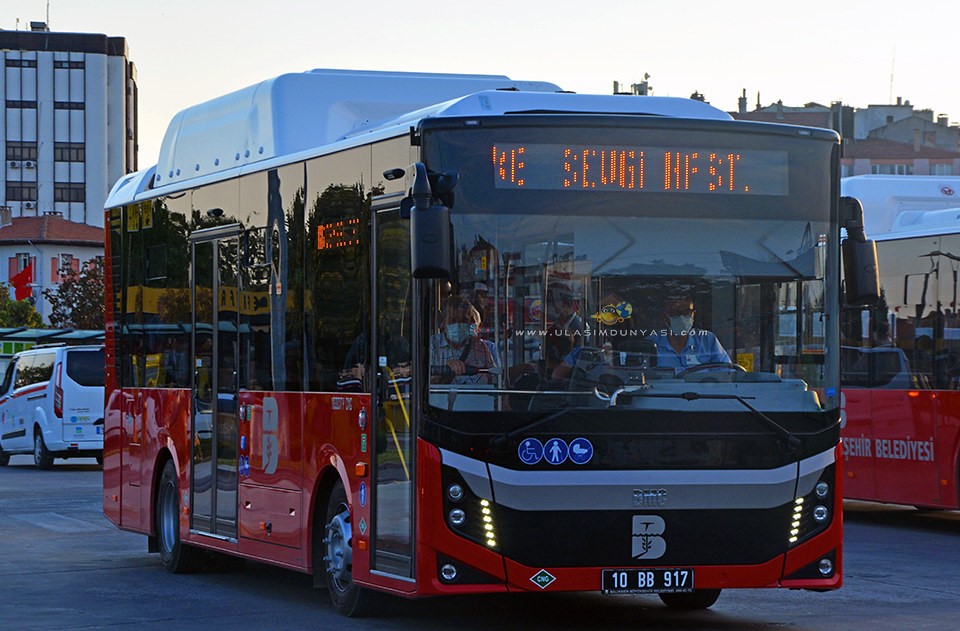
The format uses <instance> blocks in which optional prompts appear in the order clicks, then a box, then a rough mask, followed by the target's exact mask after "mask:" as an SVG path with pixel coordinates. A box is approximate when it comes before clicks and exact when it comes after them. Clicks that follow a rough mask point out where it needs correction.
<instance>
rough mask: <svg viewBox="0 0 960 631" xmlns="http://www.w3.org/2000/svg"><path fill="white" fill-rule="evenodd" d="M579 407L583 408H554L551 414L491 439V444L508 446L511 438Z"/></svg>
mask: <svg viewBox="0 0 960 631" xmlns="http://www.w3.org/2000/svg"><path fill="white" fill-rule="evenodd" d="M579 409H582V408H579V407H565V408H560V409H559V410H554V411H553V412H550V413H549V414H544V415H543V416H541V417H540V418H536V419H533V420H532V421H530V422H529V423H527V424H525V425H521V426H520V427H518V428H516V429H513V430H511V431H509V432H506V433H503V434H500V435H499V436H497V437H495V438H494V439H493V440H492V441H491V444H492V445H493V447H494V449H498V450H499V449H505V448H506V446H507V444H508V442H509V441H510V439H512V438H516V437H517V436H518V435H520V434H523V433H525V432H529V431H530V430H531V429H533V428H534V427H539V426H540V425H543V424H544V423H549V422H550V421H552V420H555V419H558V418H560V417H561V416H564V415H565V414H567V412H572V411H573V410H579Z"/></svg>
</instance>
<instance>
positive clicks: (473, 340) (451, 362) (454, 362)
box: [430, 296, 497, 384]
mask: <svg viewBox="0 0 960 631" xmlns="http://www.w3.org/2000/svg"><path fill="white" fill-rule="evenodd" d="M479 330H480V313H479V312H478V311H477V309H476V307H474V306H473V304H471V302H470V301H469V300H467V299H466V298H461V297H459V296H453V297H451V298H450V299H448V300H447V303H446V306H445V307H444V309H443V332H442V333H438V334H436V335H434V336H433V338H432V339H431V341H430V371H431V377H430V382H431V383H453V384H464V383H487V384H489V383H493V382H494V371H492V370H491V369H493V368H494V367H495V366H496V365H497V363H496V358H495V353H494V351H493V344H492V343H490V342H486V341H484V340H482V339H480V337H479V336H478V335H477V333H478V331H479Z"/></svg>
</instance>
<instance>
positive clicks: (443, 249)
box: [401, 162, 456, 279]
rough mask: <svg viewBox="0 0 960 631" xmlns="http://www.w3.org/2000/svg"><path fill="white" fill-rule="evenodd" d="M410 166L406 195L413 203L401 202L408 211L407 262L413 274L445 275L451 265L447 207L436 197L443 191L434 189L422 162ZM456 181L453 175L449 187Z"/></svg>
mask: <svg viewBox="0 0 960 631" xmlns="http://www.w3.org/2000/svg"><path fill="white" fill-rule="evenodd" d="M411 170H412V171H413V183H412V185H411V187H410V191H411V194H410V197H409V198H407V199H409V200H411V202H412V203H411V202H407V203H406V204H403V203H402V204H401V208H403V206H407V207H408V208H409V213H410V266H411V268H412V273H413V277H414V278H439V279H448V278H450V274H451V269H452V267H453V265H452V260H451V249H450V248H451V234H450V232H451V231H450V209H449V208H448V207H447V206H446V205H444V204H443V203H441V202H440V201H439V200H438V199H437V197H436V195H437V194H440V193H445V192H444V191H434V190H433V187H432V186H431V182H430V178H429V176H428V175H427V168H426V166H424V164H423V163H422V162H416V163H414V164H413V165H411ZM408 175H409V170H408ZM441 178H442V176H441ZM455 183H456V180H455V177H454V181H453V184H451V185H450V188H452V187H453V185H454V184H455ZM446 192H449V191H446ZM405 201H406V200H405Z"/></svg>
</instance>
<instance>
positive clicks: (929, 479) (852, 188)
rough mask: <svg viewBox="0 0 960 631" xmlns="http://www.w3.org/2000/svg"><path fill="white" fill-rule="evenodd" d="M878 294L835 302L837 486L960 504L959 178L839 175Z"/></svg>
mask: <svg viewBox="0 0 960 631" xmlns="http://www.w3.org/2000/svg"><path fill="white" fill-rule="evenodd" d="M841 189H842V191H843V193H844V194H845V195H851V196H854V197H856V198H858V199H859V200H860V201H861V202H862V203H863V207H864V220H865V226H866V231H867V234H869V235H870V237H871V238H873V239H875V240H876V242H877V253H878V258H879V265H880V275H881V300H880V301H879V302H878V303H877V304H876V305H875V306H873V307H872V308H863V309H860V308H848V309H846V310H845V312H844V324H843V338H844V341H843V344H844V349H843V352H842V355H841V357H842V362H843V374H842V377H841V381H842V383H843V387H844V394H845V397H846V416H847V424H846V428H845V429H844V431H843V440H844V449H843V451H844V467H845V469H846V476H847V477H846V479H845V481H844V495H845V496H846V497H848V498H852V499H861V500H871V501H879V502H890V503H897V504H910V505H914V506H918V507H927V508H954V509H955V508H960V486H958V471H960V469H958V455H960V392H958V390H960V315H958V313H957V291H958V271H960V177H947V176H929V177H928V176H885V175H884V176H881V175H864V176H856V177H850V178H844V179H843V181H842V184H841Z"/></svg>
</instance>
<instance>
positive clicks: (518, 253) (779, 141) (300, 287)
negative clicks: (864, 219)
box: [103, 70, 872, 615]
mask: <svg viewBox="0 0 960 631" xmlns="http://www.w3.org/2000/svg"><path fill="white" fill-rule="evenodd" d="M839 151H840V144H839V138H838V136H837V135H836V134H835V133H834V132H832V131H829V130H819V129H812V128H799V127H792V126H785V125H766V124H757V123H750V122H737V121H734V120H732V118H731V117H730V116H729V115H728V114H726V113H724V112H722V111H720V110H718V109H716V108H714V107H712V106H710V105H708V104H706V103H703V102H699V101H695V100H687V99H675V98H664V97H647V96H643V97H625V96H615V95H580V94H572V93H567V92H563V91H561V90H560V89H559V88H558V87H557V86H555V85H553V84H549V83H544V82H530V81H513V80H511V79H508V78H507V77H501V76H485V75H436V74H420V73H381V72H354V71H329V70H318V71H311V72H306V73H302V74H290V75H282V76H280V77H276V78H274V79H270V80H267V81H264V82H263V83H260V84H258V85H255V86H251V87H250V88H247V89H244V90H240V91H238V92H236V93H232V94H229V95H225V96H223V97H219V98H217V99H214V100H212V101H209V102H207V103H202V104H199V105H196V106H193V107H190V108H188V109H186V110H184V111H183V112H181V113H179V114H178V115H177V116H176V118H175V119H174V120H173V121H172V122H171V124H170V127H169V130H168V131H167V134H166V136H165V138H164V141H163V144H162V148H161V151H160V156H159V160H158V163H157V164H156V165H155V166H153V167H150V168H148V169H146V170H144V171H141V172H138V173H134V174H131V175H129V176H127V177H125V178H123V179H122V180H120V181H119V182H118V183H117V184H116V185H115V186H114V189H113V191H112V193H111V195H110V197H109V200H108V203H107V207H106V226H107V228H106V239H107V263H108V264H107V276H106V279H107V280H106V282H107V288H108V289H107V291H108V304H107V320H108V328H107V346H106V348H107V373H106V374H107V393H106V412H105V442H104V476H103V477H104V489H103V493H104V495H103V503H104V512H105V514H106V516H107V517H108V518H109V519H110V520H111V521H112V522H113V523H115V524H116V525H117V526H118V527H120V528H122V529H124V530H128V531H132V532H138V533H142V534H143V535H145V536H146V537H147V540H148V542H149V549H150V550H151V551H154V552H158V553H159V554H160V556H161V559H162V560H163V564H164V566H165V567H166V568H167V569H168V570H170V571H172V572H188V571H195V570H197V569H199V568H200V567H201V565H202V563H203V561H204V560H205V559H206V558H208V557H209V556H210V555H231V556H235V557H240V558H245V559H254V560H257V561H260V562H266V563H272V564H276V565H279V566H282V567H286V568H289V569H291V570H295V571H299V572H303V573H307V574H311V575H313V576H314V581H315V584H316V585H317V586H318V587H323V588H326V589H328V590H329V592H330V598H331V602H332V603H333V606H334V607H335V608H336V609H337V610H338V611H340V612H342V613H344V614H346V615H363V614H366V613H369V612H371V611H373V610H375V608H376V606H377V604H378V602H380V601H382V599H383V597H384V596H385V595H387V594H389V595H393V596H402V597H422V596H437V595H443V594H471V593H497V592H548V591H549V592H553V591H594V592H603V593H608V594H619V593H649V594H657V595H658V596H659V598H660V599H661V600H662V601H663V602H664V603H665V604H666V605H668V606H670V607H677V608H686V609H690V608H705V607H709V606H711V605H712V604H713V603H714V602H715V601H716V600H717V597H718V596H719V594H720V591H721V590H722V589H734V588H761V587H782V588H803V589H813V590H830V589H835V588H838V587H840V585H841V582H842V504H841V458H840V454H841V452H840V422H841V407H840V391H839V387H840V366H839V360H838V358H839V351H840V336H839V326H838V323H839V313H838V312H839V305H840V296H841V286H840V262H841V250H843V251H844V252H845V253H848V254H849V255H850V258H849V260H848V259H847V258H846V257H845V258H844V260H846V261H847V264H848V267H849V269H850V270H854V271H853V272H852V273H851V274H848V279H847V290H846V295H847V298H848V299H849V300H852V301H854V302H857V301H869V300H870V299H871V296H870V279H869V273H865V274H864V275H863V276H864V277H863V279H861V280H862V282H859V281H857V280H856V279H857V278H858V276H857V272H856V270H866V271H867V272H869V270H870V262H871V258H870V254H871V252H872V250H871V248H872V244H871V243H870V242H869V241H867V240H866V239H865V238H864V235H863V231H862V229H861V230H858V226H859V225H860V224H859V223H858V214H857V206H856V204H855V203H853V202H852V201H851V200H841V198H840V195H839V174H838V165H839ZM842 226H846V227H847V229H848V233H849V235H850V237H849V238H847V239H846V241H844V242H843V243H841V235H840V229H841V227H842ZM858 283H859V284H858ZM851 287H853V288H854V289H853V290H851ZM857 288H859V289H857ZM678 300H679V301H680V302H681V311H682V313H680V314H679V315H677V316H676V317H674V315H673V314H672V313H671V314H667V313H666V311H667V309H666V308H665V306H664V305H666V304H668V303H673V304H675V303H676V302H677V301H678ZM667 315H669V316H670V317H669V319H668V318H667V317H666V316H667ZM677 327H679V328H677ZM677 335H680V336H686V337H684V338H682V339H681V342H682V343H683V344H685V346H683V345H681V346H682V348H681V350H680V351H679V352H680V355H679V359H678V360H676V358H673V359H674V360H676V361H678V362H679V364H672V363H671V361H672V360H668V359H667V358H665V356H664V355H662V354H661V352H660V351H659V350H658V346H662V345H658V339H660V338H664V337H665V336H677ZM708 344H709V346H710V347H711V348H713V349H716V348H717V347H720V350H718V351H715V352H716V353H718V355H716V356H714V358H713V359H710V360H704V359H703V356H701V355H699V354H698V352H699V351H698V349H700V348H701V347H704V346H706V345H708ZM719 353H722V355H719ZM718 358H719V359H722V361H720V360H719V359H718Z"/></svg>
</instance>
